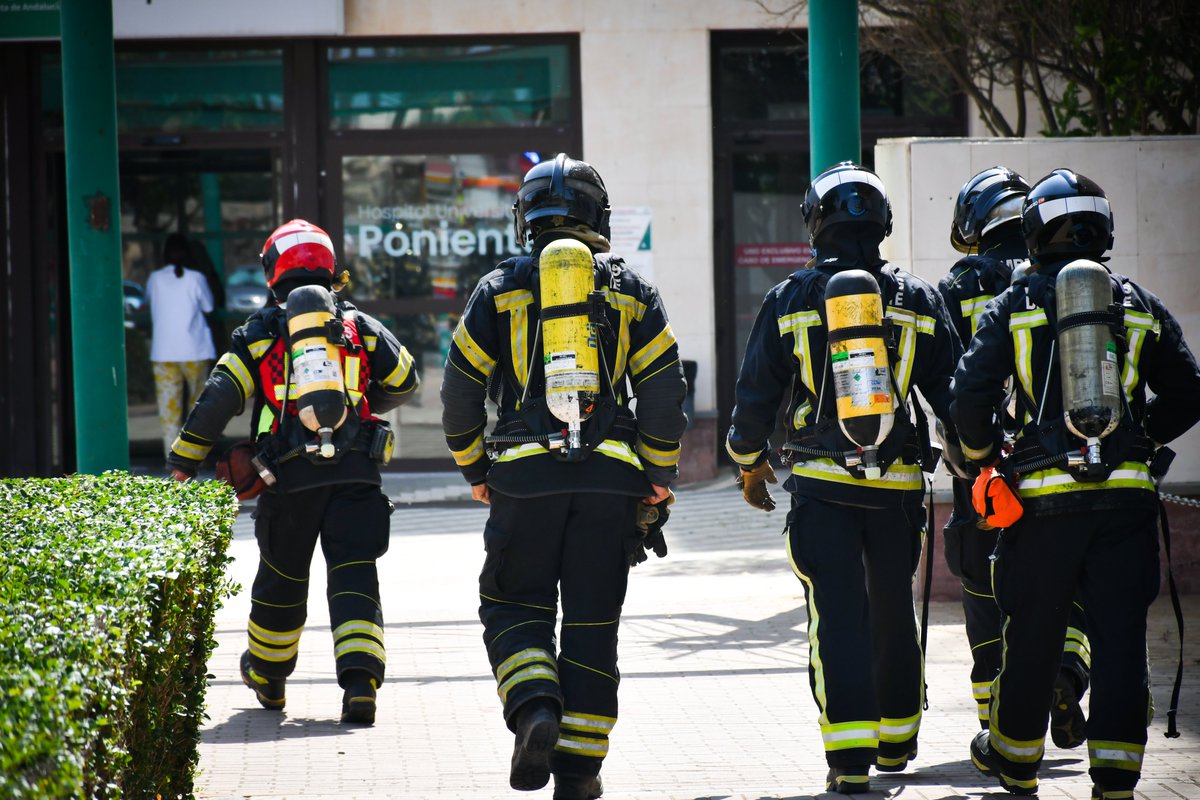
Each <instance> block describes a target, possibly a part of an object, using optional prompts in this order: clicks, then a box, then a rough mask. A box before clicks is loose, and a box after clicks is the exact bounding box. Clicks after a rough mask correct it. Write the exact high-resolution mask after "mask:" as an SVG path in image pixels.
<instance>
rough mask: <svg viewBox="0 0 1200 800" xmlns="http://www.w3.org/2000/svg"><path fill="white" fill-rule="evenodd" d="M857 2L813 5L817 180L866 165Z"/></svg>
mask: <svg viewBox="0 0 1200 800" xmlns="http://www.w3.org/2000/svg"><path fill="white" fill-rule="evenodd" d="M858 85H859V78H858V2H857V0H810V2H809V4H808V101H809V112H808V120H809V122H808V130H809V134H808V135H809V147H810V148H811V150H810V156H809V167H810V172H811V174H812V177H816V176H817V174H818V173H820V172H822V171H823V170H825V169H828V168H829V167H831V166H833V165H834V164H836V163H838V162H839V161H853V162H855V163H861V161H862V126H861V111H860V101H859V91H858Z"/></svg>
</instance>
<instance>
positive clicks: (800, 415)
mask: <svg viewBox="0 0 1200 800" xmlns="http://www.w3.org/2000/svg"><path fill="white" fill-rule="evenodd" d="M811 410H812V404H811V403H809V402H808V401H807V400H805V401H804V402H803V403H801V404H800V405H798V406H796V413H794V414H793V415H792V427H793V428H795V429H797V430H799V429H800V428H803V427H804V418H805V417H807V416H808V412H809V411H811Z"/></svg>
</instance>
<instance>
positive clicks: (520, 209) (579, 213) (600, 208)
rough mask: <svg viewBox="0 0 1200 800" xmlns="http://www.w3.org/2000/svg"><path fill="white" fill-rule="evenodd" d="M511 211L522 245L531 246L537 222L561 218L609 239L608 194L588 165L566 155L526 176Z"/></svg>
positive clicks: (597, 173)
mask: <svg viewBox="0 0 1200 800" xmlns="http://www.w3.org/2000/svg"><path fill="white" fill-rule="evenodd" d="M512 211H513V224H514V226H515V227H516V230H517V241H518V242H520V243H521V244H528V239H529V235H530V233H531V230H532V228H533V227H534V226H533V222H534V220H538V219H542V218H547V217H562V218H563V219H564V220H571V221H572V222H574V223H575V224H579V225H586V226H587V227H589V228H591V229H592V230H593V231H595V232H596V233H598V234H600V235H601V236H604V237H605V238H607V237H608V235H609V230H608V215H609V207H608V191H607V190H606V189H605V188H604V181H603V180H601V178H600V173H599V172H596V170H595V168H594V167H592V165H591V164H588V163H587V162H586V161H577V160H576V159H573V158H571V157H570V156H568V155H567V154H566V153H559V154H558V155H557V156H555V157H554V160H553V161H543V162H542V163H540V164H538V165H536V166H535V167H534V168H533V169H531V170H529V172H526V173H525V179H524V180H523V181H521V188H520V189H518V190H517V201H516V202H515V203H513V208H512ZM553 224H555V225H557V224H561V223H553ZM538 227H542V226H540V225H539V226H538Z"/></svg>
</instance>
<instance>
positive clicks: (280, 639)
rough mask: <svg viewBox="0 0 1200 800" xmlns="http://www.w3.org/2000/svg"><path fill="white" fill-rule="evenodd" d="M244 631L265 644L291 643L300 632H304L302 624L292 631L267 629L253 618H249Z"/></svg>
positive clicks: (296, 638) (297, 637)
mask: <svg viewBox="0 0 1200 800" xmlns="http://www.w3.org/2000/svg"><path fill="white" fill-rule="evenodd" d="M246 632H247V633H248V634H250V635H251V636H253V637H254V638H255V639H258V640H260V641H263V642H266V643H267V644H293V643H294V642H296V641H297V640H298V639H299V638H300V634H302V633H304V626H303V625H301V626H300V627H299V628H296V629H295V630H294V631H269V630H267V629H266V628H264V627H263V626H261V625H259V624H257V623H256V622H255V621H254V620H250V624H249V625H248V626H247V627H246Z"/></svg>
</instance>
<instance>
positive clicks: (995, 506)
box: [971, 467, 1025, 528]
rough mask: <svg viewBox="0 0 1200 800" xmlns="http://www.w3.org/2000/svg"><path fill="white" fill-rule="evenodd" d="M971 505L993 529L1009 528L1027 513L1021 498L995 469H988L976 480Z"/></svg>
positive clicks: (972, 490) (972, 488) (972, 489)
mask: <svg viewBox="0 0 1200 800" xmlns="http://www.w3.org/2000/svg"><path fill="white" fill-rule="evenodd" d="M971 504H972V505H973V506H975V511H977V512H978V513H979V516H981V517H983V520H984V522H986V523H987V524H988V525H990V526H992V527H993V528H1007V527H1009V526H1010V525H1012V524H1013V523H1014V522H1016V521H1017V520H1019V519H1020V518H1021V514H1023V513H1024V512H1025V507H1024V506H1023V505H1021V498H1020V496H1018V495H1017V493H1016V491H1015V490H1014V489H1013V488H1012V486H1010V485H1009V483H1008V481H1007V480H1005V479H1004V476H1003V475H1001V474H1000V473H998V472H996V469H995V468H994V467H987V468H986V469H984V470H983V471H982V472H980V473H979V477H977V478H976V479H975V485H974V486H972V487H971Z"/></svg>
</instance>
